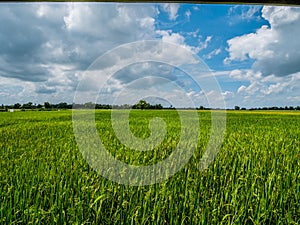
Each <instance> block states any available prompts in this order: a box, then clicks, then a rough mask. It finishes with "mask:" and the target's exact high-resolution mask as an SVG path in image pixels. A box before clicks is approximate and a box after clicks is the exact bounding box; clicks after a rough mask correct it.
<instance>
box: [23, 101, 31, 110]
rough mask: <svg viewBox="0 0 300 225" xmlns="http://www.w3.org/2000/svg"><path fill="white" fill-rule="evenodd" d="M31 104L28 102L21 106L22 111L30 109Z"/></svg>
mask: <svg viewBox="0 0 300 225" xmlns="http://www.w3.org/2000/svg"><path fill="white" fill-rule="evenodd" d="M32 107H33V106H32V102H28V103H25V104H23V105H22V108H23V109H32Z"/></svg>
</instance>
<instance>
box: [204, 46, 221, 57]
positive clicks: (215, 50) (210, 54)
mask: <svg viewBox="0 0 300 225" xmlns="http://www.w3.org/2000/svg"><path fill="white" fill-rule="evenodd" d="M221 52H222V50H221V48H217V49H214V50H213V51H211V52H210V53H208V54H207V55H206V56H205V58H206V59H211V58H212V57H214V56H216V55H219V54H220V53H221Z"/></svg>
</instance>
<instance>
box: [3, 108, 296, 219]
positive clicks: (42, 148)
mask: <svg viewBox="0 0 300 225" xmlns="http://www.w3.org/2000/svg"><path fill="white" fill-rule="evenodd" d="M198 114H199V118H200V130H201V133H200V138H199V141H198V145H197V150H196V151H195V152H194V154H193V156H192V158H191V159H190V160H189V162H188V163H187V164H186V165H185V166H184V167H183V168H182V169H181V170H179V172H178V173H176V174H175V175H174V176H172V177H171V178H169V179H167V180H165V181H163V182H160V183H157V184H153V185H149V186H126V185H121V184H117V183H115V182H113V181H110V180H108V179H106V178H103V177H102V176H100V175H98V174H97V173H96V172H95V171H94V170H93V169H92V168H91V167H90V166H89V165H88V163H87V162H86V161H85V160H84V158H83V156H82V154H81V152H80V151H79V149H78V146H77V144H76V140H75V137H74V133H73V126H72V111H71V110H65V111H64V110H63V111H50V112H48V111H42V112H38V111H26V112H20V111H19V112H14V113H9V112H3V113H0V224H53V223H56V224H300V204H299V203H300V129H299V127H300V112H299V111H298V112H296V111H285V112H270V111H268V112H263V111H251V112H250V111H229V112H227V128H226V134H225V137H224V140H223V144H222V147H221V149H220V151H219V154H218V156H217V157H216V158H215V160H214V161H213V163H212V164H211V165H210V166H209V168H208V169H207V170H203V171H199V170H198V167H199V161H200V159H201V156H202V154H203V152H204V151H205V147H206V145H207V142H208V140H209V136H210V129H211V123H210V122H211V117H210V112H209V111H199V112H198ZM153 117H161V118H163V119H164V120H165V122H166V124H167V135H166V137H165V139H164V141H163V143H162V144H161V145H159V146H158V147H157V148H155V149H154V151H150V152H149V151H148V152H136V151H133V150H132V149H128V148H126V147H124V146H123V145H122V143H121V142H120V141H119V140H118V139H117V138H116V137H115V135H114V132H113V129H112V126H111V124H110V111H109V110H97V111H96V123H97V130H98V132H99V135H100V136H101V138H102V141H103V143H104V145H105V146H106V148H107V150H108V151H109V152H110V153H111V154H112V155H113V156H114V157H115V158H117V159H119V160H122V161H124V162H126V163H131V164H136V165H149V164H153V163H156V162H158V161H160V160H162V159H164V158H166V157H168V155H169V154H170V153H171V152H172V150H174V148H175V147H176V144H177V143H178V140H179V138H180V137H179V136H180V121H179V117H178V114H177V112H176V111H175V110H149V111H147V110H132V111H131V114H130V127H131V129H132V131H133V133H134V134H135V135H136V136H137V137H140V138H145V137H147V136H149V135H150V133H149V129H148V122H149V120H150V119H151V118H153Z"/></svg>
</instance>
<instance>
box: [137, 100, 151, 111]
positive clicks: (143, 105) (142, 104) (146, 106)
mask: <svg viewBox="0 0 300 225" xmlns="http://www.w3.org/2000/svg"><path fill="white" fill-rule="evenodd" d="M149 108H150V104H149V103H148V102H146V101H145V100H140V101H139V102H138V103H137V104H136V109H149Z"/></svg>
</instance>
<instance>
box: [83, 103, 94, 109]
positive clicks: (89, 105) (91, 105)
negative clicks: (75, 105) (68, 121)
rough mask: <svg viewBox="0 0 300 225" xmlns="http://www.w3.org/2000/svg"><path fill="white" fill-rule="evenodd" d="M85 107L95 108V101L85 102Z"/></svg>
mask: <svg viewBox="0 0 300 225" xmlns="http://www.w3.org/2000/svg"><path fill="white" fill-rule="evenodd" d="M84 108H86V109H94V108H95V103H93V102H87V103H84Z"/></svg>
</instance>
